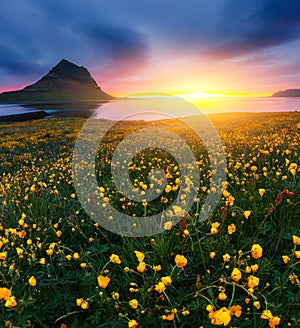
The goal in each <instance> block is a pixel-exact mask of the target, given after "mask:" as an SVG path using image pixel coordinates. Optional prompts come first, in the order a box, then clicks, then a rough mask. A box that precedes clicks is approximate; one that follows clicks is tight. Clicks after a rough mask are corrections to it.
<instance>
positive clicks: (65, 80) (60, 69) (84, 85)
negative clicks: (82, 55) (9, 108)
mask: <svg viewBox="0 0 300 328" xmlns="http://www.w3.org/2000/svg"><path fill="white" fill-rule="evenodd" d="M113 98H114V97H113V96H111V95H109V94H107V93H105V92H104V91H103V90H102V89H101V88H100V87H99V86H98V85H97V83H96V81H95V80H94V79H93V78H92V76H91V74H90V73H89V71H88V70H87V69H86V68H85V67H83V66H81V67H80V66H77V65H76V64H74V63H71V62H69V61H68V60H66V59H62V60H61V61H60V62H59V63H58V64H57V65H56V66H54V67H53V68H52V69H51V70H50V71H49V72H48V74H46V75H45V76H43V77H42V78H41V79H40V80H39V81H37V82H36V83H33V84H31V85H28V86H26V87H25V88H24V89H22V90H16V91H10V92H3V93H1V94H0V102H2V103H28V102H47V101H72V100H100V101H107V100H111V99H113Z"/></svg>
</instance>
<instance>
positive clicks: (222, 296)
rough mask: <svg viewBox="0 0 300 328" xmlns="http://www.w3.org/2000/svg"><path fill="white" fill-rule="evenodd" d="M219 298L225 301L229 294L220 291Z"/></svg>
mask: <svg viewBox="0 0 300 328" xmlns="http://www.w3.org/2000/svg"><path fill="white" fill-rule="evenodd" d="M218 298H219V300H221V301H224V300H226V298H227V295H226V294H225V293H224V292H221V293H219V295H218Z"/></svg>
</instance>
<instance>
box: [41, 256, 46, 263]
mask: <svg viewBox="0 0 300 328" xmlns="http://www.w3.org/2000/svg"><path fill="white" fill-rule="evenodd" d="M40 264H42V265H44V264H46V259H45V258H44V257H42V258H41V259H40Z"/></svg>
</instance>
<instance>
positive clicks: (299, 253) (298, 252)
mask: <svg viewBox="0 0 300 328" xmlns="http://www.w3.org/2000/svg"><path fill="white" fill-rule="evenodd" d="M294 255H295V256H296V258H297V259H300V251H295V252H294Z"/></svg>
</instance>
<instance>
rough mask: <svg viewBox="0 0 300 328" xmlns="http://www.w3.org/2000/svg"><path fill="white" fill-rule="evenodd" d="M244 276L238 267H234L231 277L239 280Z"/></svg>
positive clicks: (236, 280)
mask: <svg viewBox="0 0 300 328" xmlns="http://www.w3.org/2000/svg"><path fill="white" fill-rule="evenodd" d="M241 278H242V273H241V271H240V270H239V269H238V268H234V269H233V270H232V272H231V279H232V280H233V281H235V282H238V281H239V280H241Z"/></svg>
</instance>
